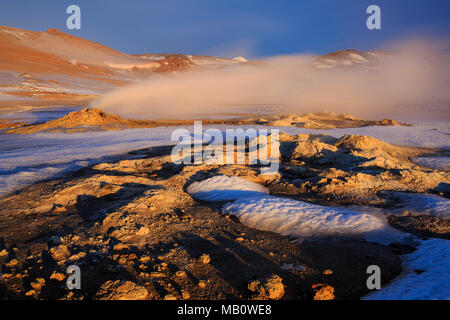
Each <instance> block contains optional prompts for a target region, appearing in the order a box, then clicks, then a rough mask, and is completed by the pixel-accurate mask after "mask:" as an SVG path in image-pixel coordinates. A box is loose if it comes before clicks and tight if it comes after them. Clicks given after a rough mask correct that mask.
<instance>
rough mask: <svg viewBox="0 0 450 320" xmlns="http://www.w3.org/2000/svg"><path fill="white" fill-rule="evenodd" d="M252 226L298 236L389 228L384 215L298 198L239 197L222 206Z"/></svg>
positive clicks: (382, 231)
mask: <svg viewBox="0 0 450 320" xmlns="http://www.w3.org/2000/svg"><path fill="white" fill-rule="evenodd" d="M223 212H224V213H226V214H232V215H235V216H237V217H238V218H239V221H240V222H241V223H243V224H245V225H247V226H249V227H251V228H254V229H259V230H264V231H272V232H276V233H279V234H282V235H289V236H294V237H298V238H311V237H335V236H349V237H353V236H357V237H365V236H372V237H374V234H375V233H376V234H378V236H379V237H380V242H383V238H384V235H385V233H390V232H392V231H393V230H392V228H390V227H389V225H388V222H387V220H386V218H385V217H384V216H381V215H376V214H369V213H361V212H358V211H353V210H350V209H346V208H342V207H328V206H321V205H317V204H312V203H307V202H303V201H298V200H292V199H286V198H279V197H272V196H264V197H256V198H255V197H254V198H247V199H240V200H237V201H235V202H233V203H229V204H227V205H225V206H224V207H223Z"/></svg>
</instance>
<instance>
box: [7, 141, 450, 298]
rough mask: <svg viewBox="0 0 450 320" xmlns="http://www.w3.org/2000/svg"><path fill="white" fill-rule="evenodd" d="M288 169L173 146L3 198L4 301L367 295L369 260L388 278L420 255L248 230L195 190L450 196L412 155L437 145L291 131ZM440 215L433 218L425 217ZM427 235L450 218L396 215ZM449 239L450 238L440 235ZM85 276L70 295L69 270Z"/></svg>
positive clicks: (384, 201) (338, 197) (443, 182)
mask: <svg viewBox="0 0 450 320" xmlns="http://www.w3.org/2000/svg"><path fill="white" fill-rule="evenodd" d="M280 140H281V145H280V151H281V156H282V163H281V168H280V173H279V174H276V175H271V176H267V175H261V174H260V170H259V169H260V168H258V166H257V165H251V166H250V165H188V164H180V165H176V164H173V163H172V162H171V158H170V151H171V148H170V147H157V148H150V149H145V150H139V151H136V152H134V156H136V154H138V155H140V156H141V158H140V159H134V160H122V161H118V162H109V163H102V164H98V165H96V166H93V167H90V168H86V169H83V170H80V171H79V172H77V173H76V174H73V175H71V176H69V177H65V178H61V179H57V180H52V181H43V182H40V183H37V184H34V185H32V186H29V187H26V188H24V189H22V190H20V191H17V192H15V193H13V194H10V195H9V196H6V197H4V198H2V199H0V213H1V214H0V236H1V238H0V268H1V269H0V272H1V280H0V296H1V297H2V298H4V299H14V298H18V299H334V298H337V299H356V298H359V297H361V296H363V295H365V294H367V293H368V289H367V287H366V279H367V274H366V268H367V266H369V265H372V264H376V265H379V266H380V267H381V269H382V270H383V273H382V282H383V284H385V283H388V282H389V281H391V280H392V279H393V278H395V277H396V276H397V275H399V274H400V272H401V270H402V268H401V262H400V259H399V257H398V254H403V253H407V252H410V251H411V250H414V249H413V248H410V247H405V246H402V245H398V244H397V245H396V244H393V245H391V246H382V245H379V244H375V243H370V242H366V241H362V240H360V239H345V240H344V239H342V240H340V241H331V242H330V241H328V240H327V239H321V240H319V239H318V240H314V241H304V242H301V243H298V242H297V241H295V239H291V238H289V237H284V236H281V235H278V234H274V233H271V232H264V231H258V230H253V229H250V228H248V227H246V226H244V225H242V224H241V223H239V221H237V219H236V218H234V217H233V216H227V215H224V214H223V213H222V211H221V205H222V204H221V203H210V202H202V201H196V200H194V199H193V198H192V197H191V196H190V195H189V194H188V193H187V192H186V188H187V186H189V185H190V184H191V183H192V182H194V181H199V180H203V179H206V178H209V177H212V176H215V175H218V174H223V175H229V176H240V177H243V178H245V179H248V180H250V181H253V182H257V183H260V184H262V185H264V186H266V187H268V188H269V190H270V193H271V194H273V195H278V196H284V197H290V198H296V199H300V200H306V201H310V202H315V203H321V204H328V205H342V204H365V205H377V206H380V207H389V206H391V205H392V203H390V200H389V198H385V197H382V196H381V194H380V191H381V190H383V191H384V192H386V191H387V192H389V191H408V192H427V193H438V194H441V195H444V196H447V197H448V194H449V193H448V192H449V188H448V186H449V183H450V173H449V172H444V171H438V170H431V169H427V168H423V167H420V166H417V165H415V164H414V163H412V162H410V161H409V157H411V156H415V155H418V154H423V153H426V152H433V151H434V150H424V149H413V148H405V147H397V146H392V145H389V144H387V143H384V142H382V141H379V140H377V139H374V138H371V137H365V136H344V137H342V138H341V139H335V138H333V137H330V136H325V135H297V136H290V135H284V134H282V135H281V136H280ZM427 219H428V220H427ZM389 221H390V223H391V224H392V225H393V226H394V227H396V228H399V229H401V230H403V231H406V232H410V233H413V234H416V235H420V236H422V237H426V236H435V235H436V234H437V233H438V234H440V235H441V237H444V238H445V237H447V238H448V235H449V234H450V224H449V222H448V220H447V219H442V218H436V217H428V218H423V217H421V216H408V215H407V214H405V215H402V216H400V217H393V218H390V219H389ZM442 235H443V236H442ZM73 264H76V265H78V266H80V268H81V271H82V289H81V290H74V291H68V290H67V289H66V285H65V279H66V277H67V275H66V269H67V267H68V266H69V265H73Z"/></svg>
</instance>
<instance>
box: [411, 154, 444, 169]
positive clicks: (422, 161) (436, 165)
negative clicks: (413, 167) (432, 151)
mask: <svg viewBox="0 0 450 320" xmlns="http://www.w3.org/2000/svg"><path fill="white" fill-rule="evenodd" d="M411 160H412V161H413V162H415V163H417V164H418V165H421V166H424V167H428V168H432V169H437V170H447V171H449V170H450V157H414V158H412V159H411Z"/></svg>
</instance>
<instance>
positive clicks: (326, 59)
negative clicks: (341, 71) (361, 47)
mask: <svg viewBox="0 0 450 320" xmlns="http://www.w3.org/2000/svg"><path fill="white" fill-rule="evenodd" d="M386 54H387V53H385V52H383V51H367V52H363V51H358V50H355V49H350V50H340V51H336V52H333V53H329V54H326V55H323V56H320V57H318V58H316V59H314V61H313V62H312V64H313V65H314V66H315V67H317V68H318V69H334V68H342V67H343V68H345V67H352V66H364V67H375V66H377V64H378V63H379V62H380V59H382V58H383V57H384V56H386Z"/></svg>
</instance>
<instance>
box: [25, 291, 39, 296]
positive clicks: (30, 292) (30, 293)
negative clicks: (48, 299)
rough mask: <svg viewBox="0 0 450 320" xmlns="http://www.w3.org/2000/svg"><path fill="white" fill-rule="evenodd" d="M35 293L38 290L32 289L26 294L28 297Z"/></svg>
mask: <svg viewBox="0 0 450 320" xmlns="http://www.w3.org/2000/svg"><path fill="white" fill-rule="evenodd" d="M35 294H36V291H34V290H30V291H27V292H26V293H25V295H26V296H27V297H29V296H33V295H35Z"/></svg>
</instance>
